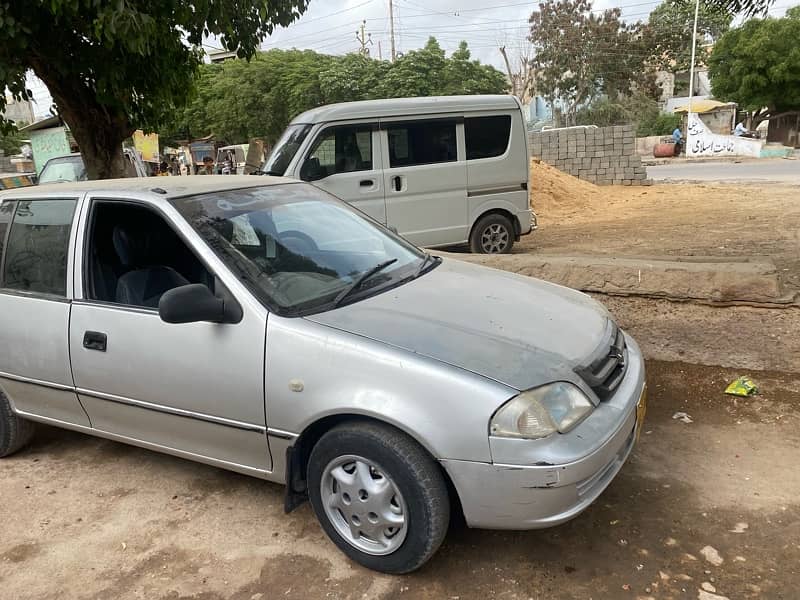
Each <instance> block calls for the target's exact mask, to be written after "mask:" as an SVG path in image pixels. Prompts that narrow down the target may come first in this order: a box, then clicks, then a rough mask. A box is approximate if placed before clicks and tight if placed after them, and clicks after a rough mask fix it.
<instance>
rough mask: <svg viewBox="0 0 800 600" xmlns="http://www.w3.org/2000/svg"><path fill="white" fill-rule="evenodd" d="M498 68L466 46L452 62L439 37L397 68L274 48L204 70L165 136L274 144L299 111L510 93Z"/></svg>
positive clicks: (357, 56)
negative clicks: (370, 102) (381, 101)
mask: <svg viewBox="0 0 800 600" xmlns="http://www.w3.org/2000/svg"><path fill="white" fill-rule="evenodd" d="M506 87H507V86H506V81H505V77H504V76H503V74H502V73H501V72H500V71H498V70H497V69H495V68H493V67H491V66H488V65H482V64H481V63H480V62H478V61H475V60H470V53H469V49H468V47H467V45H466V42H462V44H461V46H460V47H459V49H458V50H457V51H456V52H454V53H453V55H452V56H451V57H450V58H448V57H446V56H445V53H444V51H443V50H442V49H441V47H440V46H439V44H438V43H437V42H436V40H434V39H431V40H430V41H429V42H428V44H427V45H426V46H425V47H424V48H422V49H421V50H416V51H411V52H408V53H407V54H406V55H405V56H403V57H401V58H399V59H398V60H396V61H395V62H394V63H390V62H389V61H379V60H373V59H370V58H367V57H365V56H363V55H362V54H358V53H353V54H347V55H345V56H329V55H325V54H318V53H316V52H313V51H311V50H270V51H268V52H262V53H258V54H257V55H256V56H255V57H254V58H253V59H252V60H251V61H250V62H246V61H241V60H232V61H226V62H224V63H222V64H221V65H204V66H202V67H201V69H200V77H199V79H198V81H197V86H196V88H195V90H194V95H193V97H192V100H191V101H190V102H189V105H188V106H187V108H186V110H184V111H178V112H176V113H175V114H174V115H173V118H172V120H171V121H170V122H169V123H165V127H164V129H163V131H168V132H169V133H168V134H167V135H164V137H165V138H166V139H170V138H173V139H180V138H183V137H186V136H188V135H193V136H196V137H200V136H204V135H207V134H209V133H213V134H215V135H216V136H217V138H218V139H220V140H224V141H227V142H230V143H239V142H246V141H247V140H248V139H250V138H252V137H263V138H266V139H267V140H269V141H273V142H274V141H275V140H276V139H277V138H278V137H279V136H280V134H281V132H282V131H283V130H284V128H285V127H286V125H287V124H288V123H289V121H290V120H291V119H292V118H294V117H295V116H297V115H298V114H299V113H301V112H303V111H305V110H308V109H310V108H313V107H315V106H320V105H323V104H331V103H334V102H350V101H354V100H371V99H375V98H396V97H406V96H431V95H452V94H491V93H502V92H504V91H505V90H506Z"/></svg>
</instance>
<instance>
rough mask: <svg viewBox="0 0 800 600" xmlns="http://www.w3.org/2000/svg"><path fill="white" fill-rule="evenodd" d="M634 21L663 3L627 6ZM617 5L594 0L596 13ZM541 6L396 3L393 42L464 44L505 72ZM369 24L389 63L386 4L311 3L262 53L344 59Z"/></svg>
mask: <svg viewBox="0 0 800 600" xmlns="http://www.w3.org/2000/svg"><path fill="white" fill-rule="evenodd" d="M623 1H624V2H626V3H627V5H628V6H629V8H628V9H626V13H630V18H631V20H636V19H639V18H646V17H647V14H648V13H649V12H650V10H652V8H653V7H655V6H657V5H658V3H659V0H649V1H647V0H623ZM612 5H614V3H613V1H612V0H596V1H595V3H594V8H595V9H600V10H602V9H604V8H606V7H608V6H612ZM537 6H538V2H522V1H521V0H494V2H492V0H394V17H395V18H394V21H395V22H394V26H395V40H396V44H397V50H398V52H403V51H408V50H413V49H415V48H419V47H420V46H422V45H423V44H424V43H425V41H426V40H427V39H428V37H429V36H431V35H432V36H434V37H436V39H437V40H439V43H440V44H441V45H442V47H443V48H444V49H445V50H446V51H447V53H448V54H449V53H450V52H452V51H453V50H454V49H455V48H456V47H457V46H458V43H459V42H460V41H461V40H466V41H467V42H468V43H469V47H470V49H471V51H472V56H473V58H477V59H479V60H480V61H481V62H484V63H489V64H492V65H494V66H496V67H498V68H501V69H503V70H505V68H504V67H503V59H502V56H501V55H500V53H499V51H498V46H500V45H506V47H507V48H509V50H511V49H513V48H515V47H519V45H520V44H522V43H523V42H524V40H525V36H526V35H527V33H528V17H529V16H530V14H531V11H532V10H534V8H536V7H537ZM362 20H366V21H367V23H366V31H367V32H369V33H371V34H372V41H373V44H372V45H371V46H370V51H371V53H372V55H373V56H374V57H378V54H379V48H378V42H380V54H381V55H382V56H383V58H388V57H389V53H390V50H389V47H390V44H389V1H388V0H325V1H324V2H323V1H322V0H311V4H310V6H309V9H308V10H307V11H306V13H304V14H303V16H302V17H300V19H299V20H297V21H295V23H293V24H292V25H290V26H289V27H287V28H281V29H279V30H278V31H276V32H275V33H274V34H273V35H272V36H271V37H270V38H269V39H268V40H266V41H265V43H264V48H265V49H267V48H291V47H297V48H312V49H314V50H319V51H321V52H326V53H330V54H344V53H346V52H352V51H354V50H356V49H358V47H359V42H358V41H357V40H356V30H357V29H358V28H359V26H360V24H361V21H362Z"/></svg>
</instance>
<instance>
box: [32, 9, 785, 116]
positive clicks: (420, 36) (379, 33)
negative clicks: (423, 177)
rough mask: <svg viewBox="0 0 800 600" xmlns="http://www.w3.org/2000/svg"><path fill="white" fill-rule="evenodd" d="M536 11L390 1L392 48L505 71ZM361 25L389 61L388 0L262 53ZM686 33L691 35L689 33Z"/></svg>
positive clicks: (302, 23)
mask: <svg viewBox="0 0 800 600" xmlns="http://www.w3.org/2000/svg"><path fill="white" fill-rule="evenodd" d="M659 3H660V0H616V1H615V0H595V2H594V9H595V10H598V11H602V10H603V9H605V8H609V7H611V6H619V7H621V8H622V11H623V18H624V19H625V20H626V21H629V22H634V21H638V20H645V19H647V15H648V14H649V13H650V11H651V10H652V9H653V8H655V7H656V6H658V4H659ZM797 3H798V0H776V3H775V4H774V5H773V6H774V8H773V9H772V10H770V14H771V15H773V16H782V15H783V14H784V12H785V11H786V8H787V7H788V6H793V5H796V4H797ZM536 7H538V2H522V1H521V0H394V16H395V19H394V21H395V22H394V26H395V40H396V48H397V51H398V52H405V51H408V50H413V49H415V48H419V47H421V46H422V45H423V44H424V43H425V41H426V40H427V39H428V37H429V36H431V35H433V36H434V37H436V39H437V40H439V43H440V44H441V45H442V47H443V48H444V49H445V51H447V53H448V54H450V53H451V52H452V51H453V50H454V49H455V48H456V47H457V46H458V43H459V42H460V41H461V40H466V41H467V42H468V43H469V47H470V49H471V51H472V57H473V58H477V59H479V60H480V61H481V62H483V63H488V64H491V65H494V66H495V67H497V68H499V69H501V70H502V71H503V72H505V67H504V65H503V59H502V56H501V55H500V52H499V51H498V47H499V46H501V45H505V46H506V47H507V48H508V51H509V55H510V57H512V58H513V57H514V56H515V55H517V54H518V53H519V49H520V47H521V46H522V45H523V44H524V40H525V36H526V35H527V32H528V26H527V21H528V17H529V16H530V13H531V11H533V10H534V9H535V8H536ZM362 20H366V31H367V32H368V33H371V34H372V42H373V43H372V44H371V45H370V46H369V48H370V51H371V53H372V56H374V57H376V58H377V57H378V56H379V54H380V56H382V57H383V58H385V59H387V58H389V56H390V45H389V1H388V0H311V3H310V6H309V8H308V10H307V11H306V12H305V13H304V14H303V16H302V17H300V19H298V20H297V21H295V22H294V23H293V24H292V25H290V26H289V27H286V28H279V29H277V30H276V31H275V32H274V33H273V35H272V36H270V37H269V38H268V39H266V40H265V41H264V43H263V45H262V48H263V49H264V50H268V49H270V48H284V49H288V48H310V49H313V50H317V51H319V52H324V53H327V54H346V53H348V52H353V51H355V50H357V49H358V48H359V43H358V41H357V40H356V30H357V29H359V27H360V25H361V22H362ZM686 33H687V35H689V36H690V35H691V31H687V32H686ZM217 47H218V45H217ZM214 49H215V43H214V41H213V40H209V43H208V46H207V47H206V50H208V51H213V50H214ZM29 84H30V87H31V89H32V91H33V92H34V98H35V99H36V102H35V104H34V112H35V113H36V116H37V117H42V116H47V115H48V114H49V107H50V104H51V103H52V100H51V99H50V98H49V94H48V93H47V90H46V88H45V87H44V85H43V84H41V82H39V81H38V80H36V79H35V78H31V79H30V80H29Z"/></svg>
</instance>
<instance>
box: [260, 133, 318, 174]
mask: <svg viewBox="0 0 800 600" xmlns="http://www.w3.org/2000/svg"><path fill="white" fill-rule="evenodd" d="M309 131H311V125H309V124H307V123H298V124H296V125H289V127H287V128H286V131H284V132H283V135H282V136H281V139H279V140H278V143H277V144H275V147H274V148H273V149H272V152H270V154H269V156H268V157H267V161H266V162H265V163H264V167H263V168H262V169H261V170H262V171H263V172H264V173H265V174H266V175H284V174H285V173H286V169H287V168H288V167H289V163H290V162H292V159H293V158H294V155H295V154H297V151H298V150H299V149H300V146H301V145H302V143H303V140H305V139H306V136H307V135H308V132H309Z"/></svg>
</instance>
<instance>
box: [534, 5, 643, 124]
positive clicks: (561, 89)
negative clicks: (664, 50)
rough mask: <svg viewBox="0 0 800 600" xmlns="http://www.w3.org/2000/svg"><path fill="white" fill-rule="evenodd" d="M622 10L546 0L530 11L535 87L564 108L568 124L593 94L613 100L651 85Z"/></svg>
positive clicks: (632, 29)
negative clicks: (596, 9) (594, 9)
mask: <svg viewBox="0 0 800 600" xmlns="http://www.w3.org/2000/svg"><path fill="white" fill-rule="evenodd" d="M620 15H621V13H620V10H619V9H618V8H613V9H608V10H605V11H603V12H602V13H600V14H595V11H593V10H592V2H591V0H546V1H545V2H544V3H542V4H539V10H538V11H535V12H533V13H532V14H531V16H530V19H529V22H530V36H529V38H528V39H529V40H530V42H531V43H532V44H533V47H534V50H535V53H536V54H535V56H534V58H533V61H532V65H533V69H534V72H535V73H536V89H537V91H538V92H539V93H541V94H542V95H543V96H544V97H545V98H546V99H547V100H549V101H550V102H551V103H553V104H554V105H555V106H556V107H557V108H560V109H561V111H563V113H564V116H565V117H566V124H567V125H572V124H574V123H575V118H576V114H577V111H578V109H579V107H581V106H583V105H586V104H587V103H589V102H591V101H592V100H594V99H595V98H598V97H600V96H603V95H605V96H607V97H609V98H610V99H611V100H612V101H614V100H616V99H617V98H619V97H622V96H625V95H627V94H629V93H630V92H631V91H632V90H633V89H636V88H637V87H641V88H647V89H650V87H651V86H650V85H649V80H650V79H651V73H650V72H649V71H648V69H647V66H646V64H645V61H644V60H643V55H642V52H641V49H640V38H641V36H640V35H639V34H638V28H637V27H636V26H628V25H626V24H625V23H624V22H623V21H622V20H621V18H620ZM559 105H560V106H559Z"/></svg>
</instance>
